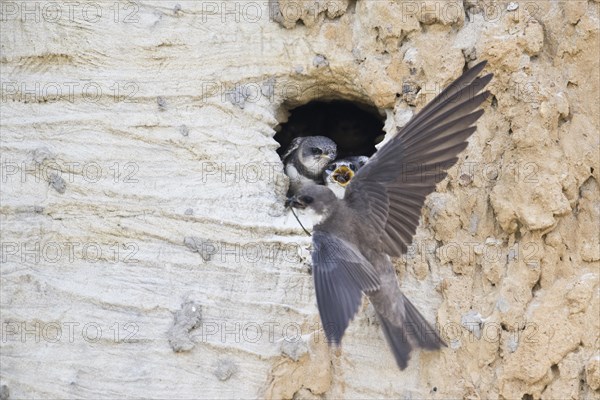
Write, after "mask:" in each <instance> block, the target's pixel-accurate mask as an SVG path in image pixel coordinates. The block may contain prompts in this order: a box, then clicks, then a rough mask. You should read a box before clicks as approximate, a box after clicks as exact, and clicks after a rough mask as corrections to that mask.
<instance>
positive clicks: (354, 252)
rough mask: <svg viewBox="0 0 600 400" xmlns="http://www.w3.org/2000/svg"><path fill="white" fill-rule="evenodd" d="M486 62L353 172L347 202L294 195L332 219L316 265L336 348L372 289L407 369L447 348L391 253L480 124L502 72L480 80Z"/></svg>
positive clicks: (318, 235)
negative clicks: (491, 86)
mask: <svg viewBox="0 0 600 400" xmlns="http://www.w3.org/2000/svg"><path fill="white" fill-rule="evenodd" d="M485 64H486V62H485V61H484V62H481V63H479V64H477V65H476V66H475V67H473V68H471V69H469V70H468V71H466V72H464V73H463V75H462V76H461V77H460V78H458V79H457V80H456V81H454V83H452V84H451V85H450V86H449V87H447V88H446V89H445V90H444V91H442V92H441V93H440V94H439V95H438V96H437V97H436V98H435V99H433V101H431V102H430V103H429V104H427V105H426V106H425V107H424V108H423V109H422V110H421V111H420V112H419V113H418V114H417V115H416V116H415V117H414V118H412V119H411V120H410V121H409V122H408V124H406V125H405V126H404V127H403V128H401V129H399V130H398V132H397V134H396V136H395V137H394V138H392V139H391V140H390V141H389V142H387V143H386V144H385V145H384V146H383V147H382V148H381V149H380V150H379V151H377V152H376V153H375V155H373V156H372V157H371V158H370V159H369V161H368V162H367V163H366V164H365V165H364V166H363V167H362V168H361V169H360V170H359V171H358V172H356V174H354V175H353V177H352V178H351V179H350V183H349V184H348V185H347V187H346V194H345V196H344V198H343V199H339V198H337V197H336V195H335V194H334V193H333V192H332V191H331V189H329V188H328V187H326V186H323V185H305V186H303V187H302V188H301V189H300V190H299V192H298V193H296V195H295V196H293V197H291V198H290V199H288V204H289V205H290V206H292V207H295V208H299V209H310V210H313V211H314V212H316V213H317V214H320V215H322V216H323V217H324V219H323V220H322V221H321V222H320V223H318V224H316V225H315V226H314V227H313V234H312V246H313V250H312V260H313V267H312V269H313V278H314V284H315V291H316V295H317V296H316V297H317V307H318V309H319V315H320V316H321V322H322V324H323V329H324V331H325V336H326V337H327V340H328V342H329V344H335V345H340V344H341V340H342V337H343V336H344V332H345V331H346V328H348V325H349V324H350V320H352V319H353V318H354V316H355V315H356V313H357V312H358V309H359V308H360V306H361V304H362V294H363V293H364V294H365V295H366V296H367V297H368V298H369V300H370V301H371V304H373V307H374V308H375V311H376V313H377V316H378V318H379V321H380V322H381V327H382V330H383V332H384V335H385V337H386V340H387V342H388V344H389V346H390V349H391V350H392V353H393V355H394V358H395V359H396V363H397V365H398V367H399V368H400V369H404V368H406V366H407V365H408V360H409V358H410V352H411V350H412V349H413V348H415V347H421V348H424V349H429V350H435V349H439V348H441V347H442V346H444V345H445V343H444V342H443V340H442V339H441V338H440V336H439V335H438V333H437V331H436V330H435V329H434V328H433V327H432V326H431V325H430V324H429V323H428V322H427V321H426V320H425V318H424V317H423V316H422V315H421V313H420V312H419V311H418V310H417V308H416V307H415V306H414V305H413V304H412V303H411V302H410V301H409V300H408V298H407V297H406V296H404V294H403V293H402V292H401V291H400V287H399V285H398V281H397V277H396V272H395V270H394V266H393V264H392V262H391V260H390V257H399V256H401V255H402V254H404V253H406V251H407V249H408V246H409V245H410V244H411V242H412V239H413V235H414V234H415V231H416V229H417V226H418V225H419V217H420V216H421V209H422V207H423V203H424V202H425V198H426V197H427V195H428V194H430V193H431V192H433V191H434V190H435V187H436V184H437V183H438V182H440V181H441V180H442V179H443V178H444V177H445V176H446V170H447V169H448V168H450V167H451V166H452V165H454V164H455V163H456V161H457V157H458V154H459V153H460V152H461V151H463V150H464V149H465V148H466V147H467V144H468V143H467V139H468V138H469V136H471V134H473V132H475V130H476V126H475V122H476V121H477V120H478V119H479V117H481V115H482V114H483V110H481V109H478V108H479V106H480V104H481V103H482V102H483V101H484V100H485V99H486V98H487V97H488V96H489V94H490V93H489V92H488V91H485V92H482V90H483V88H484V87H485V86H486V85H487V84H488V83H489V82H490V80H491V79H492V74H488V75H485V76H483V77H481V78H478V77H477V75H479V73H480V72H481V71H482V70H483V68H484V67H485ZM407 166H408V167H407ZM415 166H419V167H418V168H416V167H415Z"/></svg>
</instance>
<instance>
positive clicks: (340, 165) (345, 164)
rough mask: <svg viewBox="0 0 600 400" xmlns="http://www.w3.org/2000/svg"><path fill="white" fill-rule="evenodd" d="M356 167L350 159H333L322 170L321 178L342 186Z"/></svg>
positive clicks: (347, 181) (344, 185)
mask: <svg viewBox="0 0 600 400" xmlns="http://www.w3.org/2000/svg"><path fill="white" fill-rule="evenodd" d="M356 170H357V167H356V165H355V164H354V163H352V162H350V161H345V160H340V161H334V162H332V163H331V164H329V165H328V166H327V168H325V171H324V172H323V180H324V181H325V182H328V183H337V184H338V185H340V186H342V187H346V186H347V185H348V183H350V180H351V179H352V177H354V174H355V173H356Z"/></svg>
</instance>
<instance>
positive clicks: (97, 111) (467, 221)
mask: <svg viewBox="0 0 600 400" xmlns="http://www.w3.org/2000/svg"><path fill="white" fill-rule="evenodd" d="M1 7H2V12H3V13H2V22H1V23H2V38H1V49H2V55H1V63H2V64H1V68H2V88H1V89H2V93H1V95H2V113H1V114H2V115H1V118H2V121H1V122H2V137H1V146H2V195H1V200H2V201H1V203H2V204H1V207H0V211H1V222H2V264H1V269H2V291H1V297H0V300H1V307H2V316H1V319H2V343H0V345H1V358H2V370H1V382H0V384H1V385H3V387H2V391H1V393H2V398H8V397H11V398H13V397H14V398H32V397H45V398H69V397H88V398H115V397H119V398H134V397H135V398H140V397H143V398H153V397H155V398H156V397H161V398H165V397H176V398H182V399H183V398H234V397H244V398H250V397H263V396H264V397H269V398H297V399H301V398H306V399H309V398H310V399H312V398H342V397H343V398H383V397H390V398H405V399H417V398H431V399H435V398H439V399H443V398H449V397H452V398H468V399H479V398H481V399H487V398H506V399H515V398H516V399H521V398H523V399H531V398H536V399H537V398H541V399H558V398H573V399H590V398H600V392H599V390H600V350H599V348H600V339H599V334H598V332H600V321H599V318H600V317H599V315H600V299H599V291H598V283H599V279H600V277H599V274H600V272H599V266H600V234H599V228H598V226H599V222H600V188H599V183H598V182H599V180H600V175H599V174H600V165H599V164H600V162H599V156H600V155H599V148H600V140H599V129H600V122H599V112H598V104H600V98H599V97H600V95H599V93H600V84H599V72H598V71H599V59H600V57H599V50H598V49H599V48H600V47H599V45H600V43H599V25H598V24H599V18H600V15H599V3H598V2H597V1H576V0H573V1H562V2H561V1H557V2H546V1H527V2H519V3H516V2H514V3H508V2H495V3H490V2H483V1H477V0H465V1H462V2H454V1H423V2H410V1H397V2H388V1H369V0H358V1H329V2H326V1H315V2H297V1H294V0H280V1H279V2H269V3H266V2H264V3H263V2H250V1H248V2H246V1H244V2H231V3H220V2H208V1H201V2H196V1H194V2H192V1H178V2H160V3H159V2H148V1H141V2H137V3H120V2H118V3H113V2H97V3H85V4H84V3H81V4H74V3H72V4H71V5H66V4H59V3H52V2H35V3H31V4H29V3H27V4H25V3H21V2H15V3H13V2H3V3H2V4H1ZM483 59H487V60H489V64H488V66H487V67H486V71H489V72H493V73H494V74H495V78H494V80H493V81H492V84H491V89H490V90H491V92H492V94H493V97H492V98H491V100H489V101H488V102H487V103H486V104H485V105H484V109H485V115H484V116H483V117H482V118H481V120H480V122H479V124H478V130H477V132H476V133H475V134H474V136H473V137H472V139H471V140H470V144H469V147H468V148H467V149H466V150H465V152H464V153H463V154H462V155H461V158H460V160H459V163H458V165H457V166H455V167H453V168H452V169H451V170H450V173H449V176H448V178H446V179H445V180H444V181H443V182H442V183H441V184H440V185H439V189H438V191H437V192H436V193H434V194H432V195H431V196H430V197H429V198H428V200H427V202H426V206H425V208H424V211H423V219H422V224H421V226H420V228H419V229H418V231H417V235H416V237H415V242H414V246H413V248H412V249H411V251H410V252H409V254H407V255H406V257H403V258H401V259H398V260H397V262H396V265H397V270H398V274H399V277H400V280H401V285H402V288H403V289H404V291H405V292H406V293H407V295H409V297H410V298H411V299H412V301H413V302H414V303H415V304H416V305H417V306H418V307H419V308H420V309H421V310H422V312H423V314H424V315H425V316H426V317H427V318H428V319H429V320H430V321H435V322H437V324H438V326H439V327H440V329H441V330H442V333H443V334H444V335H445V337H446V339H447V341H448V344H449V347H448V348H447V349H444V350H443V351H441V352H437V353H425V352H419V351H417V352H415V353H414V354H413V357H412V360H411V364H410V366H409V368H408V369H407V370H405V371H403V372H400V371H398V370H397V368H396V366H395V363H394V361H393V358H392V356H391V355H390V354H389V352H388V350H387V347H386V343H385V341H384V338H383V335H382V333H381V332H380V328H379V326H378V325H377V323H376V322H375V321H374V319H373V314H372V311H371V310H370V309H369V305H368V303H367V302H366V301H365V304H364V307H363V310H361V312H360V313H359V314H358V315H357V317H356V319H355V320H354V322H353V323H352V324H351V326H350V329H349V330H348V332H347V335H346V337H345V338H344V346H343V348H342V350H341V351H340V350H335V349H333V350H329V349H328V348H327V346H326V344H325V343H324V340H323V334H322V332H320V331H319V318H318V314H317V310H316V307H315V297H314V290H313V287H312V278H311V276H310V274H309V261H308V260H309V252H308V250H307V249H308V246H309V241H308V240H307V238H306V237H304V236H303V234H302V231H301V230H300V229H299V227H298V226H297V224H296V222H295V221H294V220H293V219H292V218H291V217H290V216H289V215H287V214H285V213H284V210H283V200H284V195H285V191H286V187H287V178H286V177H285V175H284V174H283V169H282V165H281V163H280V161H279V157H278V156H277V153H276V149H277V146H278V144H277V143H276V141H275V140H274V139H273V136H274V134H275V129H276V128H277V126H278V125H279V124H280V123H282V122H284V121H285V120H286V119H287V115H288V114H287V109H289V108H291V107H294V106H297V105H300V104H304V103H306V102H308V101H310V100H313V99H315V98H338V99H346V100H352V101H359V102H364V103H368V104H372V105H374V106H376V107H377V108H379V109H380V110H381V111H382V112H385V113H386V114H387V120H386V130H387V132H388V136H390V135H392V134H393V133H394V132H395V128H396V127H397V126H402V125H403V124H404V123H406V121H407V120H408V119H409V118H410V116H411V115H413V114H414V112H415V111H416V110H418V109H419V108H420V107H422V106H423V105H424V104H425V103H426V102H427V101H428V100H430V99H431V98H433V96H434V95H435V94H436V93H438V92H439V91H440V90H441V89H442V88H443V87H444V86H445V85H447V84H448V83H450V82H451V81H452V80H453V79H454V78H456V77H457V76H458V75H460V73H461V72H462V70H463V69H464V68H465V66H466V65H471V64H472V63H473V62H475V61H478V60H483Z"/></svg>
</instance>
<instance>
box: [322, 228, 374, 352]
mask: <svg viewBox="0 0 600 400" xmlns="http://www.w3.org/2000/svg"><path fill="white" fill-rule="evenodd" d="M313 247H314V248H313V252H312V260H313V277H314V281H315V291H316V294H317V306H318V308H319V315H320V316H321V322H322V324H323V329H324V331H325V336H327V341H328V342H329V343H335V344H340V342H341V340H342V336H343V335H344V332H345V331H346V328H348V324H349V323H350V320H351V319H352V318H353V317H354V315H355V314H356V312H357V311H358V308H359V307H360V304H361V300H362V292H369V291H373V290H377V289H378V288H379V286H380V281H379V278H378V276H377V274H376V273H375V270H374V268H373V266H372V265H371V264H370V263H369V262H368V261H367V260H366V259H365V258H364V257H363V256H362V255H361V254H360V252H359V251H358V249H356V248H355V247H354V246H353V245H352V244H350V243H348V242H347V241H345V240H343V239H341V238H339V237H337V236H335V235H332V234H330V233H327V232H323V231H319V230H315V231H314V233H313Z"/></svg>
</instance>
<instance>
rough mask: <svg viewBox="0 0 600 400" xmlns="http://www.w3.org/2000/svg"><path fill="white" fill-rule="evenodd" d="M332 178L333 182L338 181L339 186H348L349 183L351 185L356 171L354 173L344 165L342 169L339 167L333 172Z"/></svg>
mask: <svg viewBox="0 0 600 400" xmlns="http://www.w3.org/2000/svg"><path fill="white" fill-rule="evenodd" d="M332 176H333V180H334V181H336V182H337V183H338V184H340V185H342V186H346V185H347V184H348V183H350V180H351V179H352V177H353V176H354V171H352V170H351V169H350V168H348V167H346V166H345V165H342V166H341V167H338V168H336V170H335V171H333V175H332Z"/></svg>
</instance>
